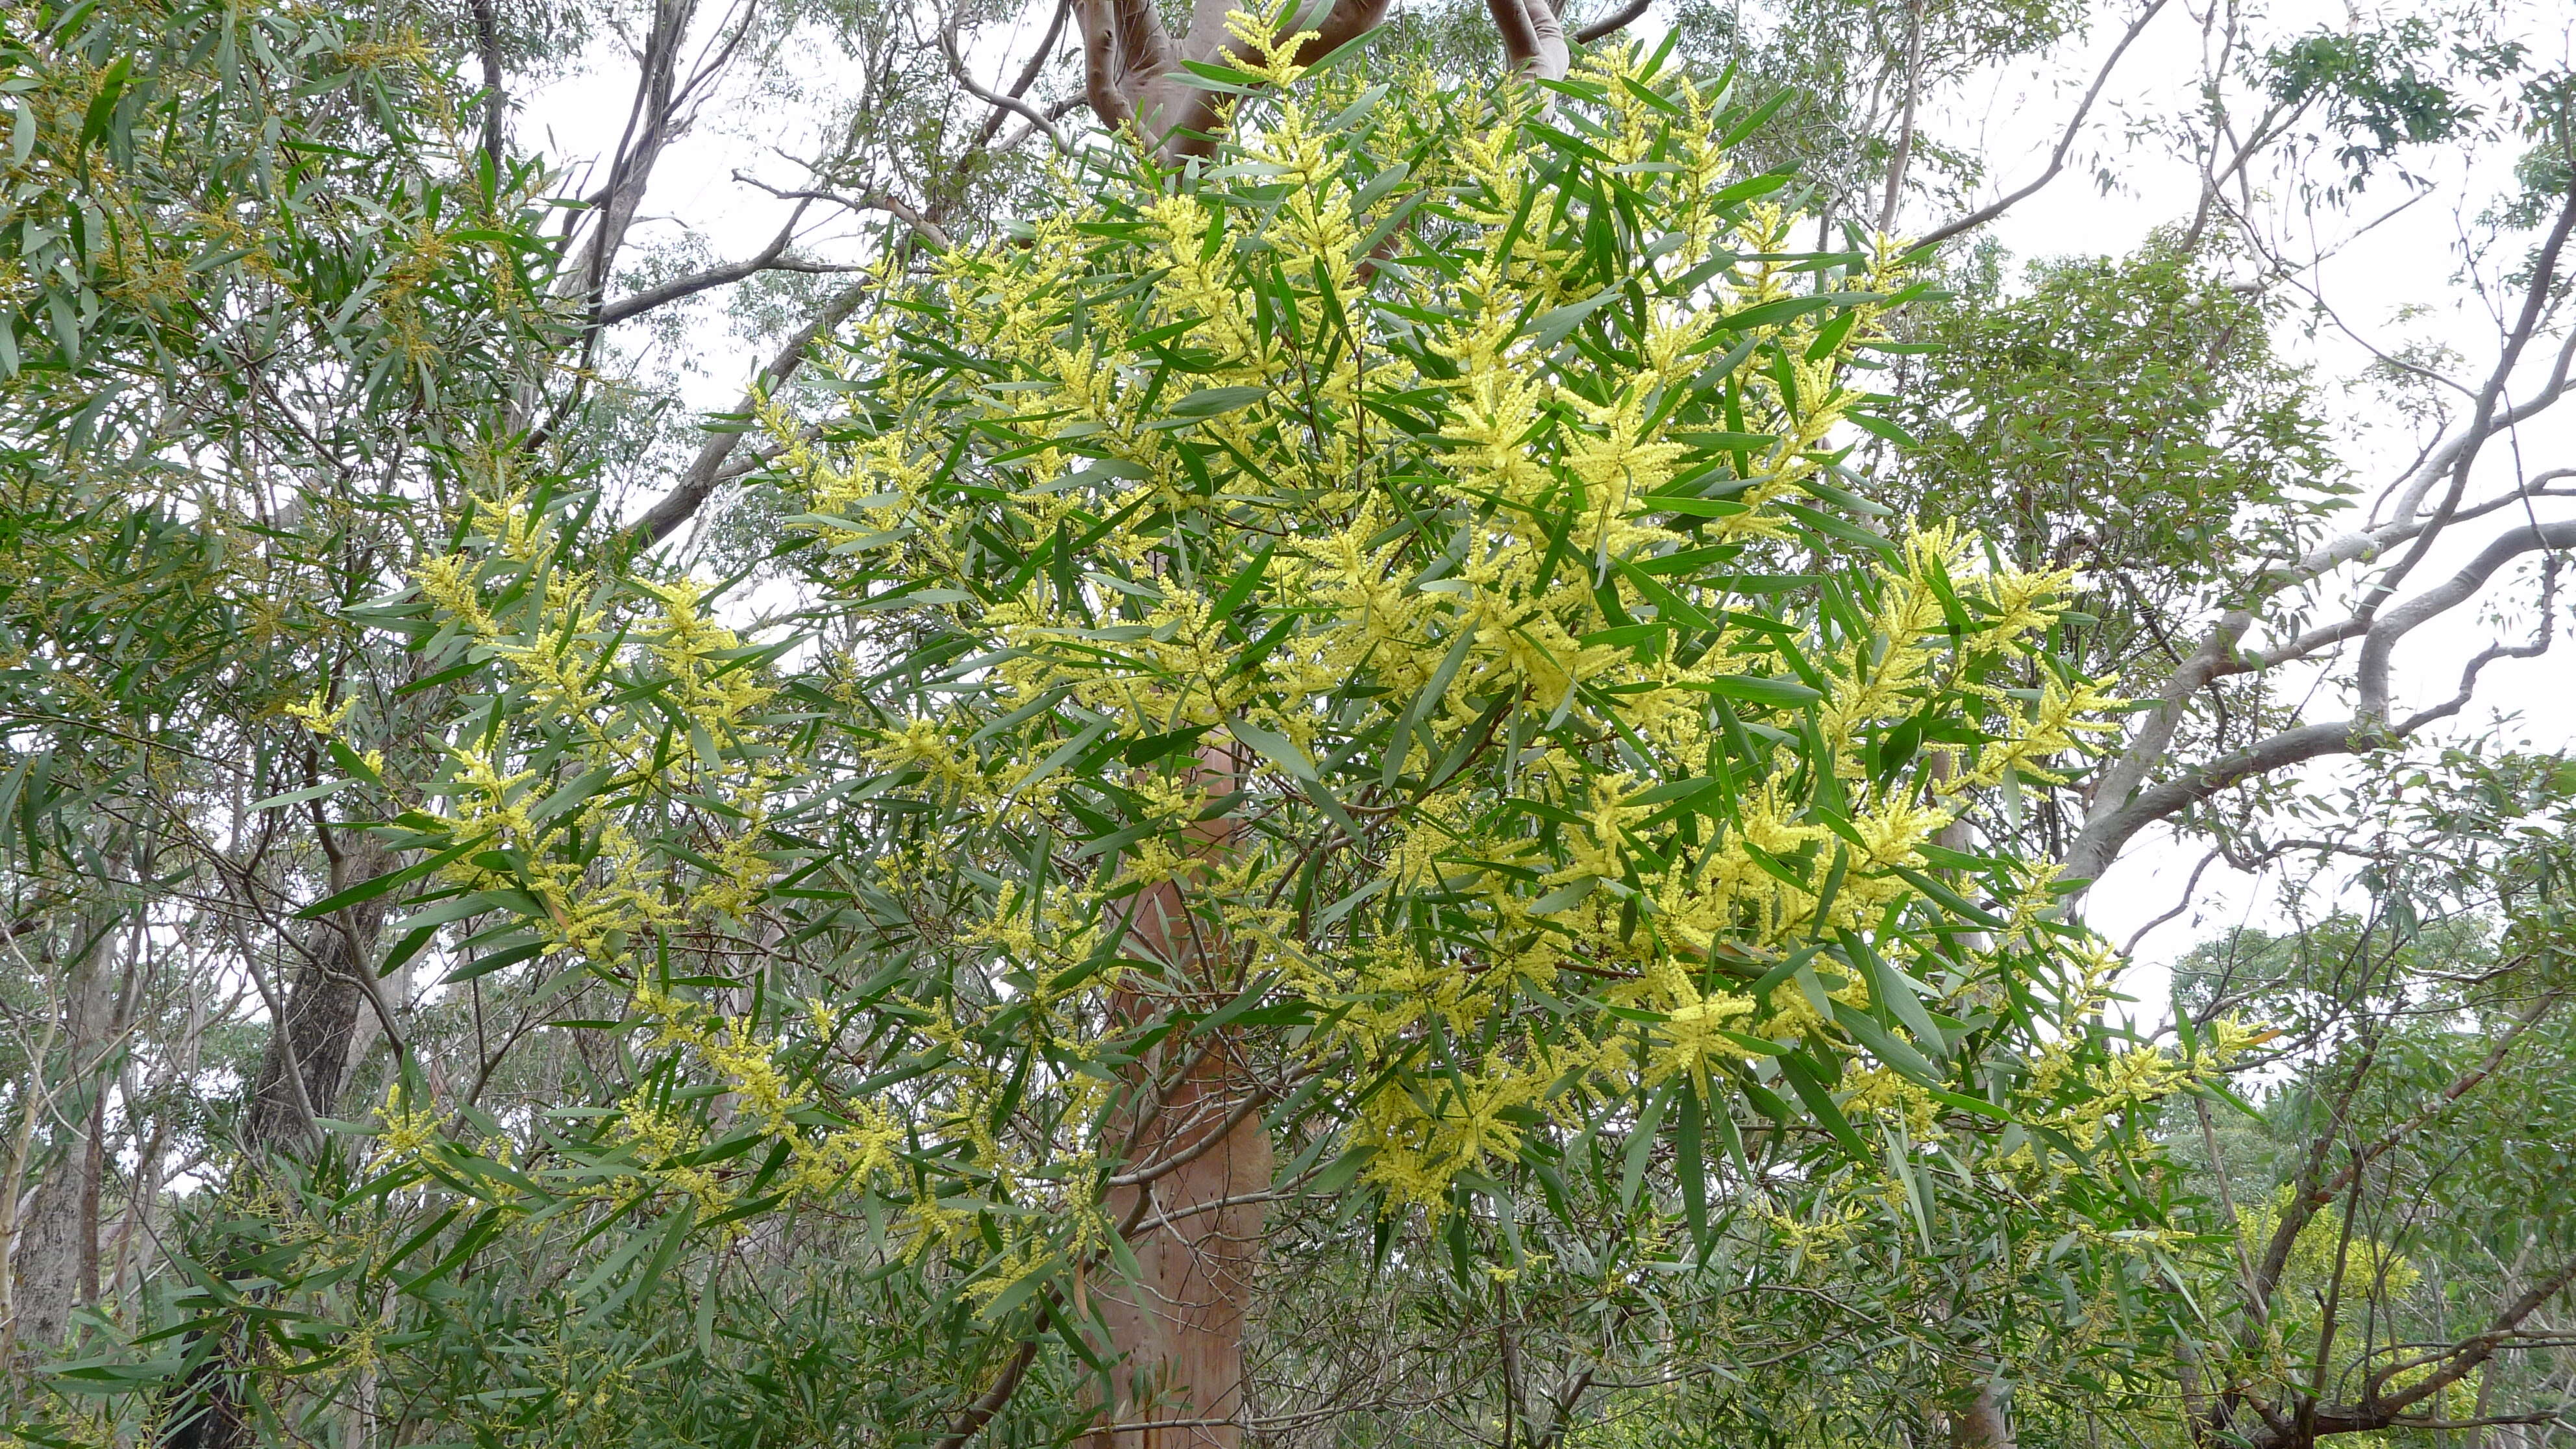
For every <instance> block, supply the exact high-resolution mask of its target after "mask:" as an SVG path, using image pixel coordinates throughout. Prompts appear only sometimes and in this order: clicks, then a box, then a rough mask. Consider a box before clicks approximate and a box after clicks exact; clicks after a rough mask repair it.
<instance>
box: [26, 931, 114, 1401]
mask: <svg viewBox="0 0 2576 1449" xmlns="http://www.w3.org/2000/svg"><path fill="white" fill-rule="evenodd" d="M118 915H119V910H118V907H117V905H116V904H115V903H113V902H109V903H104V904H101V905H95V906H92V907H91V908H90V909H88V910H86V911H84V912H82V913H81V923H80V939H79V940H77V941H75V942H73V943H72V953H73V954H72V957H71V960H70V964H69V968H68V970H67V971H66V972H65V977H64V982H63V1015H62V1036H61V1041H62V1052H61V1061H62V1064H63V1066H62V1072H61V1075H60V1077H59V1078H57V1080H56V1081H55V1083H54V1085H53V1096H52V1100H51V1101H50V1102H49V1103H44V1104H40V1105H39V1106H38V1110H40V1111H42V1112H43V1120H42V1121H41V1122H40V1123H39V1127H40V1129H41V1130H42V1131H43V1132H44V1134H45V1137H46V1139H47V1141H48V1148H47V1152H46V1157H47V1165H46V1167H45V1170H44V1172H43V1174H42V1175H41V1176H40V1177H39V1178H38V1179H37V1183H36V1190H35V1192H34V1194H33V1195H32V1197H31V1199H30V1201H29V1203H28V1207H27V1218H26V1223H25V1226H24V1228H23V1230H22V1236H21V1237H20V1238H19V1240H18V1249H17V1253H16V1255H15V1260H14V1264H13V1267H14V1270H15V1272H16V1274H17V1280H18V1281H17V1284H16V1289H17V1293H16V1296H17V1306H18V1321H17V1324H16V1337H17V1341H18V1343H19V1345H20V1346H21V1347H23V1348H26V1349H29V1350H32V1351H35V1352H38V1353H43V1352H46V1351H48V1350H51V1349H53V1348H54V1347H56V1346H57V1345H59V1344H60V1343H61V1342H62V1340H63V1333H64V1331H65V1329H67V1328H68V1327H69V1326H70V1323H71V1315H72V1307H73V1305H74V1304H75V1303H77V1302H79V1301H81V1298H82V1286H83V1284H84V1282H87V1283H89V1284H90V1285H93V1286H92V1287H91V1290H90V1293H91V1296H95V1293H96V1289H95V1286H94V1285H95V1284H96V1282H97V1277H98V1177H99V1173H100V1171H101V1169H102V1166H103V1159H102V1158H101V1156H100V1152H99V1146H100V1144H99V1140H98V1137H99V1129H100V1127H101V1125H102V1122H103V1113H102V1110H101V1109H102V1108H104V1107H105V1105H106V1088H107V1084H108V1082H109V1080H110V1078H111V1075H112V1074H111V1073H110V1072H109V1071H108V1070H107V1068H108V1064H109V1058H110V1057H112V1056H113V1053H112V1052H111V1051H110V1049H109V1047H110V1040H109V1039H110V1037H111V1036H112V1035H113V1034H114V1024H115V1023H114V1011H113V1007H114V1005H115V995H114V987H115V978H116V969H115V968H116V961H117V952H116V950H115V949H114V947H113V945H112V944H111V943H112V940H113V938H114V937H115V936H116V935H117V920H118ZM84 1270H86V1271H84Z"/></svg>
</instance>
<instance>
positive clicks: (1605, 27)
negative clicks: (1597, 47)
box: [1574, 0, 1654, 45]
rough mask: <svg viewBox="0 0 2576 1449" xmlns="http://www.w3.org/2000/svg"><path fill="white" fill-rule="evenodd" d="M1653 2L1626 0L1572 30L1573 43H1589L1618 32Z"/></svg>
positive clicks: (1632, 23) (1633, 22)
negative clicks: (1574, 30)
mask: <svg viewBox="0 0 2576 1449" xmlns="http://www.w3.org/2000/svg"><path fill="white" fill-rule="evenodd" d="M1653 3H1654V0H1628V3H1627V4H1625V5H1622V6H1620V7H1619V8H1618V9H1616V10H1613V11H1611V12H1610V13H1609V14H1607V15H1604V16H1602V17H1601V18H1600V19H1598V20H1595V21H1593V22H1592V23H1591V24H1589V25H1586V26H1584V27H1583V28H1582V29H1581V30H1578V31H1576V32H1574V43H1575V44H1577V45H1590V44H1591V43H1593V42H1594V41H1596V40H1602V39H1605V38H1607V37H1609V36H1613V35H1616V34H1618V33H1619V32H1620V31H1622V30H1625V29H1627V28H1628V27H1629V26H1631V25H1634V24H1636V23H1637V21H1638V20H1639V19H1640V18H1641V17H1643V16H1644V15H1645V13H1646V7H1647V6H1649V5H1651V4H1653Z"/></svg>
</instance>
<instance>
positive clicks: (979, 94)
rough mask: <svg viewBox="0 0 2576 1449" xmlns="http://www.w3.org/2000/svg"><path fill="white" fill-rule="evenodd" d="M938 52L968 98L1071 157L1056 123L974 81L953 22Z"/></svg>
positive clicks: (944, 32) (941, 35)
mask: <svg viewBox="0 0 2576 1449" xmlns="http://www.w3.org/2000/svg"><path fill="white" fill-rule="evenodd" d="M939 53H940V54H941V55H944V56H946V57H947V58H948V73H949V74H950V75H952V76H954V77H956V79H957V84H958V85H960V86H962V87H964V88H965V90H966V93H967V94H968V95H970V96H973V97H974V98H975V99H977V100H979V101H982V102H984V103H985V104H986V105H989V106H996V107H999V108H1000V109H1002V110H1005V111H1008V112H1010V113H1011V114H1012V115H1015V116H1018V117H1019V118H1020V119H1022V120H1024V121H1026V122H1028V123H1029V124H1030V125H1032V126H1034V127H1036V128H1037V129H1038V130H1039V131H1041V132H1043V133H1044V134H1045V136H1046V138H1047V140H1048V142H1049V143H1050V144H1052V145H1053V146H1054V147H1055V149H1056V152H1057V154H1059V155H1071V154H1072V152H1073V148H1072V147H1070V146H1068V145H1066V144H1065V139H1064V136H1063V133H1061V132H1059V131H1057V130H1056V128H1055V124H1054V123H1053V122H1051V121H1049V120H1048V119H1047V118H1046V116H1045V115H1044V114H1043V113H1042V112H1040V111H1039V110H1038V108H1037V107H1035V106H1032V105H1030V104H1029V103H1028V102H1026V101H1024V100H1021V99H1020V97H1019V95H1018V93H1017V92H1011V93H1007V94H1006V93H1004V92H1001V91H995V90H988V89H986V88H985V87H984V86H982V85H980V84H978V83H977V82H976V80H975V76H974V73H973V72H972V71H969V70H968V69H967V68H966V59H965V57H963V56H961V55H959V54H958V53H957V27H956V24H955V22H953V21H952V22H951V23H950V24H949V25H948V26H946V27H945V28H943V29H942V30H941V31H940V32H939Z"/></svg>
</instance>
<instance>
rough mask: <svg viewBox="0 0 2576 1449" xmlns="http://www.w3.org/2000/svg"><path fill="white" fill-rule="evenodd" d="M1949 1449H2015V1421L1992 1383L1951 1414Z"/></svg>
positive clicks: (1980, 1389)
mask: <svg viewBox="0 0 2576 1449" xmlns="http://www.w3.org/2000/svg"><path fill="white" fill-rule="evenodd" d="M1950 1449H2013V1435H2012V1420H2011V1419H2009V1418H2007V1417H2006V1416H2005V1414H2004V1401H2003V1395H2002V1393H2001V1392H1999V1391H1998V1390H1997V1389H1996V1387H1995V1384H1994V1381H1993V1380H1991V1379H1989V1380H1987V1381H1986V1382H1985V1383H1982V1384H1979V1385H1977V1392H1976V1395H1975V1396H1974V1397H1973V1398H1970V1399H1969V1400H1967V1401H1966V1402H1965V1403H1963V1404H1961V1405H1960V1406H1959V1407H1958V1408H1956V1409H1953V1410H1952V1411H1951V1412H1950Z"/></svg>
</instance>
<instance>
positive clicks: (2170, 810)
mask: <svg viewBox="0 0 2576 1449" xmlns="http://www.w3.org/2000/svg"><path fill="white" fill-rule="evenodd" d="M2567 548H2576V519H2565V520H2560V521H2558V522H2555V523H2543V524H2526V525H2524V526H2522V527H2520V528H2515V529H2512V530H2510V531H2508V532H2506V533H2503V534H2501V535H2498V536H2497V537H2496V538H2495V539H2493V540H2491V541H2490V542H2489V543H2488V544H2487V546H2486V548H2485V549H2484V550H2482V551H2481V552H2480V553H2479V554H2478V556H2477V557H2476V558H2475V559H2472V560H2471V561H2470V562H2469V564H2468V565H2467V566H2466V567H2464V568H2462V569H2461V570H2460V571H2459V572H2458V573H2456V574H2453V575H2452V576H2451V577H2450V578H2448V579H2446V580H2444V581H2443V582H2442V583H2441V584H2440V585H2438V586H2437V587H2435V588H2433V589H2430V590H2428V591H2426V592H2425V593H2423V594H2420V595H2418V596H2416V597H2415V598H2412V599H2409V600H2407V601H2406V603H2405V604H2403V605H2401V606H2399V607H2398V608H2396V609H2392V610H2390V611H2389V612H2388V613H2387V614H2385V615H2383V616H2381V617H2380V618H2379V619H2378V620H2377V621H2376V622H2370V621H2366V620H2362V619H2358V618H2356V619H2351V620H2346V621H2345V622H2344V623H2342V624H2338V625H2333V626H2329V627H2328V629H2326V630H2324V631H2321V632H2323V633H2327V634H2331V635H2334V636H2336V637H2340V638H2350V637H2353V636H2355V635H2356V634H2357V635H2359V636H2360V637H2361V638H2362V641H2363V642H2362V669H2363V681H2362V682H2363V695H2362V698H2361V700H2360V702H2359V707H2357V708H2356V709H2355V711H2354V714H2353V717H2352V718H2350V719H2344V720H2336V721H2333V722H2331V723H2325V724H2312V725H2301V726H2299V727H2297V728H2295V729H2288V730H2283V731H2282V732H2280V733H2279V734H2276V735H2273V736H2272V737H2271V738H2269V739H2266V740H2262V741H2260V742H2258V743H2255V744H2253V745H2249V746H2247V747H2246V748H2244V749H2241V750H2238V751H2236V752H2235V753H2233V754H2230V755H2227V756H2224V757H2223V758H2220V759H2218V760H2215V761H2212V762H2211V763H2209V764H2207V765H2203V766H2201V767H2199V768H2198V769H2195V770H2192V771H2189V772H2188V773H2186V774H2183V775H2182V776H2180V777H2178V778H2176V779H2172V780H2167V781H2165V782H2163V783H2161V784H2156V785H2146V784H2145V780H2146V776H2147V774H2148V773H2149V772H2150V771H2152V770H2153V769H2154V768H2155V767H2156V766H2157V765H2158V764H2160V763H2162V762H2163V760H2164V756H2165V751H2166V748H2167V747H2168V746H2169V745H2170V743H2171V741H2172V736H2173V730H2174V726H2175V724H2176V723H2177V722H2178V721H2179V719H2180V717H2181V714H2182V708H2183V705H2184V703H2185V701H2186V700H2188V698H2189V697H2190V696H2191V695H2192V694H2193V693H2195V692H2197V691H2198V690H2200V689H2201V688H2203V687H2204V686H2206V685H2207V684H2209V683H2210V681H2212V680H2214V679H2217V678H2219V677H2221V676H2223V675H2228V674H2241V673H2245V672H2248V671H2249V670H2253V669H2259V668H2268V667H2269V666H2270V664H2272V663H2276V662H2279V660H2278V659H2277V658H2275V657H2274V656H2273V655H2250V656H2249V655H2245V654H2242V653H2240V652H2239V651H2238V649H2237V647H2236V641H2237V640H2238V639H2239V638H2241V637H2242V636H2243V633H2244V630H2245V629H2246V628H2247V627H2248V625H2249V624H2250V623H2251V616H2250V615H2248V614H2247V613H2245V612H2244V611H2242V610H2239V611H2237V612H2234V613H2231V614H2229V615H2228V616H2227V617H2226V618H2225V619H2224V620H2222V621H2220V624H2219V626H2218V627H2217V628H2215V629H2213V630H2211V631H2210V636H2209V638H2208V640H2207V641H2205V642H2204V643H2203V644H2202V646H2201V648H2200V649H2199V651H2198V652H2196V653H2195V654H2193V655H2192V657H2191V658H2189V659H2187V660H2185V661H2183V665H2182V667H2181V668H2179V669H2177V670H2175V671H2174V674H2173V677H2172V679H2171V680H2170V681H2168V682H2167V684H2166V686H2165V689H2164V691H2163V694H2162V696H2161V697H2160V698H2159V700H2158V702H2157V706H2156V709H2155V710H2154V712H2153V713H2152V714H2151V715H2150V716H2149V718H2148V722H2147V724H2146V726H2145V727H2144V728H2143V729H2142V730H2141V731H2140V732H2139V735H2138V738H2137V739H2136V740H2135V741H2133V742H2132V743H2131V745H2130V746H2129V748H2128V749H2127V750H2126V751H2125V752H2123V753H2122V755H2121V757H2120V759H2119V761H2118V762H2117V763H2116V764H2114V765H2113V766H2112V768H2111V769H2110V770H2109V771H2108V772H2106V773H2105V774H2104V776H2103V783H2102V788H2101V790H2100V791H2099V792H2098V794H2097V796H2096V798H2097V800H2099V801H2101V802H2102V804H2101V806H2100V808H2099V809H2097V810H2096V811H2095V812H2094V813H2093V814H2092V815H2091V816H2090V817H2089V818H2087V819H2086V821H2085V823H2084V828H2083V830H2082V831H2081V832H2080V833H2079V834H2078V835H2077V836H2076V838H2075V842H2074V844H2072V845H2071V846H2069V847H2068V848H2067V852H2066V870H2067V874H2068V875H2069V876H2071V877H2074V878H2077V879H2086V880H2090V879H2097V878H2099V877H2100V875H2101V874H2102V872H2103V871H2104V870H2106V869H2108V868H2109V867H2110V864H2111V862H2112V861H2113V860H2114V859H2115V858H2117V856H2118V854H2119V852H2120V848H2121V847H2122V846H2124V845H2126V844H2127V843H2128V842H2129V838H2130V837H2131V836H2133V835H2136V834H2137V833H2138V832H2139V831H2140V830H2142V829H2144V828H2146V827H2147V826H2148V825H2149V824H2152V823H2153V822H2155V821H2158V820H2162V819H2164V818H2165V817H2166V816H2168V815H2172V814H2174V813H2175V812H2176V811H2179V810H2182V809H2184V808H2185V807H2187V806H2190V805H2193V804H2196V803H2198V802H2199V801H2202V800H2206V799H2208V798H2209V797H2210V796H2212V795H2215V794H2217V793H2218V792H2219V791H2221V790H2224V789H2226V788H2227V787H2228V786H2230V785H2233V784H2235V783H2237V782H2238V781H2240V780H2245V779H2249V778H2252V777H2254V776H2256V775H2268V774H2271V773H2273V772H2274V771H2277V770H2285V769H2288V768H2289V767H2291V766H2293V765H2298V764H2304V763H2306V762H2307V761H2309V760H2314V759H2321V758H2323V757H2325V756H2328V755H2350V754H2359V753H2361V752H2363V751H2365V750H2370V749H2376V748H2380V747H2382V746H2384V745H2387V744H2391V743H2394V742H2395V741H2397V740H2400V739H2403V738H2404V737H2405V736H2406V735H2407V734H2409V733H2410V732H2412V731H2413V730H2415V729H2417V728H2420V727H2421V726H2423V725H2425V724H2428V723H2431V722H2432V721H2433V720H2435V719H2440V718H2443V717H2445V716H2447V715H2448V714H2450V713H2453V712H2455V710H2456V708H2457V707H2458V706H2456V705H2454V706H2451V707H2447V708H2437V709H2435V710H2428V711H2426V712H2425V713H2424V714H2421V715H2418V716H2415V717H2414V718H2412V719H2409V720H2406V721H2404V722H2402V723H2400V724H2397V725H2394V726H2392V725H2391V724H2390V723H2389V722H2388V719H2387V692H2386V678H2387V670H2388V660H2389V657H2390V656H2391V655H2392V654H2393V653H2394V652H2395V650H2396V647H2397V643H2398V641H2399V640H2401V639H2403V638H2405V637H2406V635H2407V634H2409V633H2411V632H2412V631H2414V630H2415V629H2416V628H2418V627H2420V626H2421V625H2423V624H2424V623H2425V622H2427V621H2428V620H2431V619H2433V618H2435V617H2437V616H2439V615H2441V614H2443V613H2445V612H2447V611H2449V610H2451V609H2455V608H2457V607H2459V606H2460V605H2461V604H2463V603H2466V602H2467V601H2468V600H2469V599H2470V598H2472V597H2473V596H2475V595H2476V593H2477V592H2478V590H2479V589H2480V588H2482V587H2483V586H2484V585H2485V584H2486V581H2487V580H2488V579H2489V578H2490V577H2492V576H2493V575H2494V573H2495V571H2496V570H2497V569H2499V568H2502V567H2503V566H2504V565H2505V564H2506V563H2507V562H2509V561H2511V560H2512V559H2514V558H2516V557H2519V556H2521V555H2523V554H2527V553H2537V552H2541V551H2543V550H2552V551H2554V550H2559V549H2567ZM2544 647H2545V646H2544ZM2508 652H2510V651H2508ZM2531 652H2534V653H2536V652H2538V651H2537V650H2532V651H2531ZM2278 653H2279V651H2275V654H2278ZM2497 657H2503V656H2501V655H2499V656H2497ZM2483 667H2484V666H2483V664H2480V665H2477V666H2475V667H2474V668H2473V669H2472V672H2471V674H2470V676H2469V679H2468V680H2467V682H2468V683H2472V684H2473V683H2475V672H2474V671H2475V668H2483ZM2373 671H2375V672H2376V677H2377V679H2378V680H2379V688H2378V690H2377V692H2376V693H2375V694H2374V693H2372V692H2371V688H2370V686H2371V680H2372V678H2373ZM2465 702H2466V701H2465V700H2463V701H2461V703H2462V704H2465ZM2142 787H2143V788H2142Z"/></svg>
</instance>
